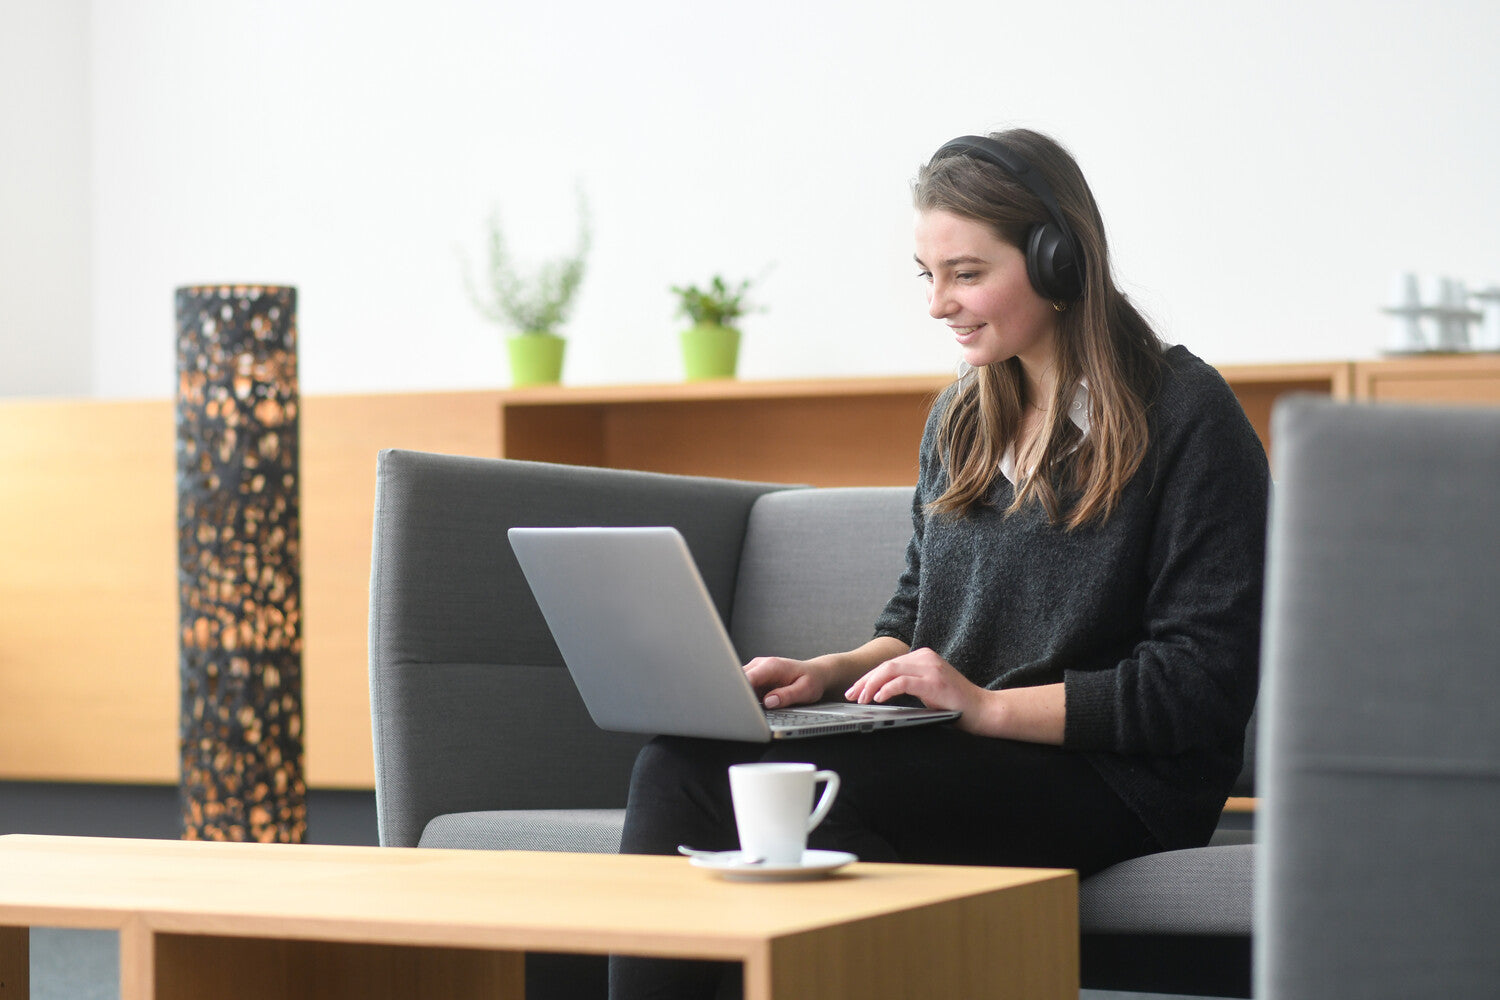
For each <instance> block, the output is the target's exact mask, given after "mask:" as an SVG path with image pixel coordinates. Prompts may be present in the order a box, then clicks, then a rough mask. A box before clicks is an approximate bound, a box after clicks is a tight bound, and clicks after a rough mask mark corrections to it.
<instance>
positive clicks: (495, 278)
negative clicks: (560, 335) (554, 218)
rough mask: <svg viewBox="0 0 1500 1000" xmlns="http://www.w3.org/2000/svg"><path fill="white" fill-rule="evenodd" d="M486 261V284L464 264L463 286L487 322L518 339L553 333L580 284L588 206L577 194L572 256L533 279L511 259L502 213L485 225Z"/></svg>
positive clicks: (587, 243) (548, 265) (587, 240)
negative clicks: (504, 328) (507, 329)
mask: <svg viewBox="0 0 1500 1000" xmlns="http://www.w3.org/2000/svg"><path fill="white" fill-rule="evenodd" d="M487 236H488V239H487V242H486V249H487V257H488V262H487V264H488V266H487V267H486V269H485V274H484V280H483V282H482V283H480V284H478V285H476V284H475V282H474V280H473V279H472V277H471V276H470V272H471V271H472V268H471V267H470V266H469V264H468V261H467V259H465V261H464V287H465V288H466V289H467V291H468V293H469V298H470V299H471V300H472V301H473V303H474V307H475V308H476V309H478V310H479V313H480V315H482V316H484V318H485V319H488V320H490V321H491V322H494V323H499V324H501V325H504V326H510V327H513V328H514V329H515V330H516V332H518V333H522V334H555V333H556V332H557V328H558V327H560V326H562V324H563V323H564V322H566V321H567V318H568V313H569V312H570V311H571V310H572V308H573V300H574V297H575V296H576V295H577V294H578V287H579V285H581V284H582V283H583V275H584V264H585V262H586V261H587V259H588V254H589V246H590V244H591V242H592V233H591V231H590V228H589V213H588V203H587V201H586V200H585V199H584V196H583V194H582V192H580V193H579V195H578V241H577V246H576V247H575V249H574V251H573V253H572V254H570V255H568V256H566V257H561V258H559V259H557V260H552V261H548V262H546V263H545V264H543V265H541V267H540V268H538V269H537V270H536V271H535V272H534V273H532V274H529V275H528V274H523V273H521V271H520V270H519V269H518V267H517V266H516V263H515V261H514V260H513V259H512V258H511V255H510V251H509V248H508V247H507V246H506V243H505V234H504V230H503V229H502V227H501V224H500V211H499V209H495V210H494V211H492V212H491V213H490V216H489V219H488V222H487Z"/></svg>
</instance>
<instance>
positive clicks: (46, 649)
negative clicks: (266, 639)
mask: <svg viewBox="0 0 1500 1000" xmlns="http://www.w3.org/2000/svg"><path fill="white" fill-rule="evenodd" d="M1221 370H1222V371H1223V373H1224V375H1225V377H1226V379H1227V380H1228V381H1229V384H1230V386H1231V387H1232V388H1233V389H1234V391H1235V393H1236V394H1237V395H1238V396H1239V398H1240V400H1241V402H1242V403H1243V404H1244V406H1245V410H1246V412H1247V413H1248V414H1249V416H1250V419H1251V421H1252V423H1254V424H1255V426H1256V429H1257V431H1258V432H1259V433H1260V435H1261V440H1262V441H1263V442H1266V444H1267V446H1268V447H1269V446H1270V445H1271V442H1270V431H1269V427H1270V412H1271V408H1272V406H1273V405H1274V404H1275V401H1276V400H1277V399H1279V398H1280V397H1281V396H1283V395H1285V394H1287V393H1291V392H1312V393H1318V394H1322V395H1327V396H1329V397H1331V398H1334V399H1339V400H1348V399H1361V400H1377V401H1423V402H1450V403H1492V404H1500V356H1494V355H1488V356H1464V357H1422V358H1405V359H1388V360H1381V361H1352V362H1351V361H1336V362H1328V363H1321V364H1293V365H1239V366H1227V367H1224V368H1223V369H1221ZM948 382H949V378H948V377H945V376H942V375H929V376H912V377H890V378H850V379H801V380H787V381H775V382H739V381H724V382H703V383H693V384H678V385H660V386H602V387H584V388H545V389H526V390H515V391H503V392H502V391H493V392H449V393H413V394H386V395H368V396H312V397H305V398H304V400H303V415H302V524H303V539H302V543H303V554H304V555H303V603H304V606H305V608H306V612H307V626H306V629H305V632H304V641H305V655H304V666H303V672H304V706H305V713H306V719H307V736H306V739H307V776H308V780H309V782H310V783H311V784H312V785H314V786H317V787H322V788H369V787H371V786H372V784H373V776H374V768H373V754H372V750H371V741H370V710H369V694H368V680H367V658H368V652H367V642H366V632H367V622H368V608H369V593H368V587H369V568H370V537H371V532H372V529H373V520H374V518H373V513H374V491H375V456H376V453H377V452H378V451H379V450H380V449H382V448H408V449H414V450H421V451H435V452H446V453H450V454H463V455H479V456H490V457H507V458H519V459H528V460H535V461H550V462H571V463H581V464H589V465H599V466H606V467H615V468H635V469H645V470H649V471H656V472H667V473H683V474H692V475H710V476H729V477H733V478H740V479H756V480H763V481H771V482H790V483H806V484H810V485H814V486H853V485H909V484H911V483H913V482H914V481H915V479H916V454H917V446H918V443H919V441H920V439H921V433H922V426H923V423H924V421H925V418H926V413H927V408H928V406H929V405H930V403H931V401H932V400H933V399H934V398H935V397H936V395H937V393H938V392H940V391H941V390H942V388H943V386H945V385H946V384H947V383H948ZM173 447H174V440H173V414H172V404H171V403H170V402H169V401H160V400H147V401H130V402H99V401H89V402H62V401H0V551H4V552H5V554H6V556H5V559H3V560H0V780H41V781H102V782H139V783H147V784H171V783H175V782H176V780H177V766H178V765H177V698H178V681H177V642H176V633H177V589H176V551H177V540H176V519H175V509H176V508H175V493H174V490H173V482H174V477H175V459H174V457H173V454H174V452H173Z"/></svg>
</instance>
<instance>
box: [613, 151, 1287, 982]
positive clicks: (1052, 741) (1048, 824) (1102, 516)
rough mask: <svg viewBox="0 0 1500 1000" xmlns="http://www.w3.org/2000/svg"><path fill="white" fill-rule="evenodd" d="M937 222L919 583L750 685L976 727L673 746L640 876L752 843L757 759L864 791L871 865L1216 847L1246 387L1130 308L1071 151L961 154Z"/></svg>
mask: <svg viewBox="0 0 1500 1000" xmlns="http://www.w3.org/2000/svg"><path fill="white" fill-rule="evenodd" d="M914 200H915V203H916V208H917V221H916V260H917V268H918V273H919V275H920V277H921V279H922V281H923V282H924V284H925V287H926V291H927V298H928V303H929V312H930V314H931V315H932V316H933V317H934V318H935V319H938V320H941V321H942V322H943V323H944V324H946V325H947V327H948V328H949V329H950V330H951V331H952V335H953V337H954V339H955V340H956V341H957V343H958V345H959V350H960V352H961V354H962V356H963V361H964V370H963V373H962V374H961V376H960V377H959V378H958V380H957V381H956V382H955V383H954V385H952V386H951V387H950V388H949V389H947V390H946V391H945V392H944V393H943V394H942V396H941V397H940V398H939V399H938V401H937V403H936V405H935V406H934V407H933V410H932V413H931V415H930V417H929V419H928V423H927V427H926V431H925V433H924V435H923V440H922V446H921V454H920V460H921V471H920V477H919V480H918V483H917V488H916V494H915V498H914V501H913V507H912V523H913V534H912V539H911V542H910V544H909V545H908V547H907V553H906V568H905V571H904V572H903V573H902V575H901V577H900V579H899V581H898V582H897V586H896V592H895V594H894V596H893V597H892V598H891V600H890V602H889V603H888V605H887V606H886V608H885V610H884V612H883V613H882V614H881V615H880V617H879V619H878V620H877V621H876V623H875V629H874V638H872V639H871V641H870V642H868V643H866V644H865V645H863V646H861V647H859V648H858V649H854V650H849V651H846V652H838V653H830V654H828V655H825V656H820V657H817V658H815V659H811V660H790V659H785V658H779V657H760V658H757V659H755V660H753V661H752V662H751V663H749V664H748V665H747V666H746V674H747V676H748V677H749V679H750V681H751V683H752V684H753V685H754V686H755V688H756V690H757V691H758V692H759V693H760V694H761V696H762V698H763V699H764V702H765V704H766V706H767V707H770V708H776V707H785V706H788V705H794V704H800V703H805V702H811V701H816V700H818V699H820V698H824V697H837V696H840V695H842V696H845V697H847V698H849V699H851V700H855V701H860V702H872V701H873V702H884V701H887V700H889V699H890V698H893V697H897V696H901V695H909V696H915V697H917V698H920V699H921V700H922V701H923V702H925V703H927V704H928V705H929V706H933V707H942V708H955V709H959V710H960V711H962V713H963V715H962V717H961V719H960V720H959V721H958V722H957V723H956V724H955V725H953V726H951V727H950V726H941V727H916V728H912V729H903V730H898V731H894V732H889V733H882V734H879V735H873V736H849V737H832V738H825V739H819V740H815V741H808V742H805V743H802V744H801V745H795V744H794V745H792V746H790V747H787V746H784V745H781V744H772V745H746V744H737V743H726V742H715V741H706V740H683V739H658V740H655V741H653V742H652V743H651V744H649V745H648V746H647V747H646V749H645V750H643V751H642V753H641V756H640V758H639V759H638V761H637V764H636V771H635V774H634V777H633V779H632V784H631V791H630V801H629V808H628V811H627V817H626V823H625V833H624V838H623V843H622V849H623V850H624V851H626V852H631V853H668V852H670V851H671V850H672V849H673V848H674V847H675V845H677V844H679V843H688V844H693V845H694V846H698V847H703V848H712V849H728V848H732V847H734V846H735V832H734V820H733V809H732V806H731V804H730V801H729V795H728V788H727V781H726V778H725V770H726V768H727V766H728V765H729V764H731V763H735V762H739V761H747V760H809V761H813V762H815V763H816V764H817V765H818V766H819V767H825V768H831V769H833V770H835V771H838V772H839V774H840V775H841V777H842V779H843V787H842V791H841V792H840V794H839V797H838V800H837V802H836V803H835V806H834V808H833V811H832V812H831V813H830V814H829V817H828V819H827V820H825V821H824V823H823V824H822V825H821V826H820V827H819V828H818V829H817V830H815V831H814V832H813V834H812V836H811V839H810V843H811V844H812V845H813V846H816V847H820V848H825V849H834V850H844V851H850V852H853V853H855V854H857V855H859V856H860V857H861V858H862V859H864V860H890V861H907V862H930V863H958V864H992V865H1018V866H1046V867H1067V868H1075V869H1078V870H1079V871H1080V873H1082V874H1084V875H1087V874H1089V873H1092V872H1094V871H1098V870H1100V869H1102V868H1105V867H1107V866H1109V865H1112V864H1114V863H1116V862H1119V861H1123V860H1126V859H1128V858H1131V857H1135V856H1138V855H1141V854H1145V853H1149V852H1152V851H1158V850H1163V849H1173V848H1180V847H1188V846H1195V845H1201V844H1203V843H1206V842H1207V840H1208V837H1209V835H1210V833H1211V832H1212V831H1213V828H1214V826H1215V823H1216V820H1217V817H1218V815H1219V812H1220V810H1221V808H1222V806H1223V803H1224V799H1225V797H1226V795H1227V794H1228V792H1229V789H1230V787H1231V785H1232V783H1233V781H1234V779H1235V776H1236V775H1237V774H1238V772H1239V769H1240V765H1241V758H1242V755H1243V741H1244V733H1245V726H1246V723H1247V721H1248V719H1249V715H1250V710H1251V707H1252V705H1253V703H1254V699H1255V690H1256V683H1257V660H1258V655H1259V641H1260V600H1261V582H1262V563H1263V554H1264V533H1265V512H1266V500H1267V485H1268V473H1267V467H1266V460H1265V454H1264V451H1263V450H1262V448H1261V445H1260V443H1259V441H1258V440H1257V438H1256V436H1255V433H1254V431H1253V430H1252V429H1251V427H1250V424H1249V422H1248V420H1246V418H1245V415H1244V413H1243V411H1242V410H1241V409H1240V406H1239V404H1238V402H1237V400H1236V399H1235V397H1234V395H1233V394H1232V393H1231V391H1230V390H1229V388H1228V386H1227V385H1226V384H1225V383H1224V381H1223V379H1222V378H1220V377H1219V375H1218V374H1217V373H1216V372H1215V371H1214V370H1213V369H1212V368H1210V367H1209V366H1208V365H1206V364H1205V363H1203V362H1202V361H1200V360H1199V359H1198V358H1196V357H1194V356H1193V355H1192V354H1191V353H1189V352H1188V351H1187V350H1186V349H1184V348H1182V347H1173V348H1170V349H1166V348H1164V346H1163V345H1162V343H1161V342H1160V341H1159V340H1158V338H1157V336H1156V335H1155V333H1154V332H1153V331H1152V330H1151V328H1150V326H1149V325H1148V324H1147V322H1146V321H1145V319H1144V318H1143V317H1142V316H1141V315H1140V313H1138V312H1137V311H1136V310H1135V309H1134V307H1132V306H1131V305H1130V303H1129V302H1128V301H1126V299H1125V297H1124V295H1123V294H1122V293H1120V292H1119V291H1118V290H1117V289H1116V288H1115V286H1114V283H1113V278H1112V275H1111V272H1110V262H1109V255H1108V248H1107V245H1106V243H1105V238H1104V226H1103V222H1102V219H1101V217H1100V215H1099V211H1098V208H1097V207H1096V205H1095V203H1094V199H1093V195H1092V193H1091V192H1090V191H1089V188H1088V185H1087V183H1086V182H1085V181H1084V178H1083V175H1082V173H1081V172H1080V171H1079V169H1078V166H1077V164H1076V163H1075V162H1074V161H1073V159H1072V157H1071V156H1069V155H1068V153H1067V152H1066V151H1065V150H1063V149H1062V148H1061V147H1060V146H1059V145H1058V144H1057V143H1055V142H1053V141H1052V140H1050V139H1048V138H1047V137H1045V136H1042V135H1039V134H1037V133H1035V132H1030V131H1025V130H1016V131H1011V132H1006V133H1001V134H997V135H992V136H989V137H983V138H980V137H972V136H971V137H964V138H962V139H959V140H955V141H954V142H952V143H949V144H948V145H946V146H944V147H943V148H942V149H941V150H939V151H938V153H937V154H936V155H935V156H934V157H933V158H932V160H931V161H930V162H929V163H928V164H927V165H926V166H924V167H923V168H922V170H921V171H920V173H919V175H918V178H917V180H916V183H915V185H914ZM710 975H711V973H710V971H709V970H707V969H705V968H704V967H702V966H691V965H686V964H684V965H681V966H677V967H669V966H667V965H665V964H663V963H651V962H639V961H633V960H632V961H620V962H616V963H614V965H613V966H612V971H611V981H612V988H613V990H614V991H615V994H614V995H616V996H621V997H623V996H627V995H628V996H645V995H653V993H652V990H653V989H660V991H661V992H660V993H659V995H663V996H665V995H675V996H682V995H693V994H692V990H693V989H704V988H707V989H708V990H709V992H710V993H711V991H712V988H711V986H707V987H705V986H704V985H702V983H704V982H709V981H710V979H709V977H710ZM698 976H701V977H703V978H702V979H701V980H699V983H700V985H698V986H695V987H689V986H688V985H687V983H686V980H690V979H693V978H694V977H698ZM672 977H676V978H675V979H674V978H672ZM667 982H671V983H672V985H670V987H667V986H665V985H664V984H666V983H667Z"/></svg>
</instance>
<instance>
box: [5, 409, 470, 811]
mask: <svg viewBox="0 0 1500 1000" xmlns="http://www.w3.org/2000/svg"><path fill="white" fill-rule="evenodd" d="M498 400H499V394H498V393H493V392H491V393H443V394H438V395H389V396H344V397H339V396H329V397H310V398H309V397H304V399H303V406H304V414H303V422H302V449H303V452H302V517H303V601H304V604H305V607H306V609H307V628H306V631H305V634H304V641H305V651H304V670H303V674H304V684H305V688H304V698H305V716H306V719H307V741H306V742H307V755H308V758H307V764H308V768H307V776H308V781H309V783H310V784H313V785H317V786H320V787H352V788H368V787H370V786H371V785H372V783H373V781H374V765H373V754H372V751H371V741H370V708H369V684H368V679H367V678H368V674H367V669H368V668H367V664H368V656H367V652H366V650H367V644H366V623H367V621H368V607H369V573H370V535H371V530H372V525H373V511H374V495H375V456H376V454H377V452H378V451H379V450H380V449H381V448H385V447H402V448H413V449H418V450H424V451H439V452H451V453H456V454H481V455H496V454H498V453H499V426H498V420H497V416H496V415H497V413H498ZM174 441H175V431H174V426H173V412H172V406H171V404H170V403H168V402H164V401H145V402H33V401H28V402H7V403H0V779H15V780H43V781H102V782H138V783H148V784H162V783H165V784H175V783H176V781H177V774H178V760H177V718H178V680H177V534H176V533H177V499H176V460H175V458H174Z"/></svg>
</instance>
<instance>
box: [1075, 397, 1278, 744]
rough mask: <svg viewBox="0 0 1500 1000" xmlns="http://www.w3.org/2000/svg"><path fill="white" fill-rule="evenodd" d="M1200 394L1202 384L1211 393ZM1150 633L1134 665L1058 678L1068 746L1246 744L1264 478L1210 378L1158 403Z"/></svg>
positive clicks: (1260, 460)
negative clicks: (1241, 741) (1243, 740)
mask: <svg viewBox="0 0 1500 1000" xmlns="http://www.w3.org/2000/svg"><path fill="white" fill-rule="evenodd" d="M1204 383H1207V384H1206V385H1205V384H1204ZM1158 409H1159V412H1158V413H1157V414H1156V419H1155V420H1154V423H1155V425H1156V426H1155V427H1154V428H1153V431H1154V433H1155V434H1156V435H1157V441H1156V447H1155V449H1154V458H1153V457H1149V456H1148V462H1149V463H1150V466H1149V467H1148V466H1145V465H1143V467H1142V470H1141V472H1139V473H1137V475H1142V474H1146V475H1150V476H1151V477H1152V479H1151V482H1150V485H1151V496H1152V497H1153V499H1154V505H1153V510H1154V517H1153V520H1152V521H1151V523H1150V525H1149V527H1148V528H1146V529H1144V530H1148V531H1149V533H1150V537H1149V540H1148V548H1147V554H1146V555H1147V558H1146V568H1147V573H1148V577H1149V578H1148V580H1146V581H1145V586H1146V590H1145V634H1144V638H1143V639H1142V640H1141V641H1139V642H1138V643H1136V645H1135V647H1134V649H1133V650H1132V653H1131V655H1130V656H1129V657H1128V658H1126V659H1123V660H1122V661H1120V662H1119V663H1117V664H1116V665H1114V667H1113V668H1106V669H1099V670H1068V671H1066V672H1065V674H1064V684H1065V694H1066V703H1067V709H1066V711H1067V717H1066V729H1065V734H1064V745H1065V746H1069V747H1073V748H1076V749H1080V750H1106V751H1113V752H1117V753H1128V754H1153V755H1166V754H1176V753H1181V752H1183V751H1187V750H1191V749H1194V748H1202V747H1212V746H1222V745H1224V744H1225V743H1226V741H1232V740H1235V739H1238V738H1240V737H1242V736H1243V733H1244V729H1245V725H1246V724H1247V722H1248V720H1249V717H1250V711H1251V708H1252V707H1253V706H1254V703H1255V692H1256V687H1257V683H1258V670H1259V656H1260V626H1261V598H1262V594H1261V590H1262V586H1263V574H1264V562H1265V533H1266V509H1267V499H1268V490H1269V472H1268V469H1267V463H1266V457H1265V451H1264V449H1263V448H1262V446H1261V444H1260V441H1259V439H1258V438H1257V437H1256V436H1255V432H1254V429H1253V428H1252V427H1251V426H1250V422H1249V420H1248V419H1246V417H1245V414H1244V411H1243V410H1242V409H1241V408H1240V405H1239V402H1238V400H1237V399H1235V397H1234V395H1233V393H1232V392H1231V391H1230V389H1229V387H1228V386H1227V385H1225V384H1224V383H1223V380H1222V379H1220V378H1219V377H1218V376H1217V374H1216V373H1214V374H1212V375H1211V376H1209V377H1207V378H1203V379H1200V380H1199V384H1198V385H1197V386H1196V388H1195V391H1190V392H1183V393H1174V394H1172V395H1171V396H1170V397H1167V398H1163V399H1161V400H1159V401H1158Z"/></svg>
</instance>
